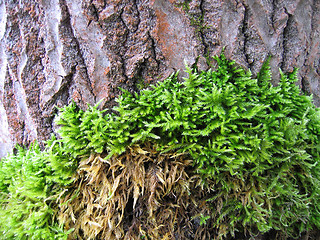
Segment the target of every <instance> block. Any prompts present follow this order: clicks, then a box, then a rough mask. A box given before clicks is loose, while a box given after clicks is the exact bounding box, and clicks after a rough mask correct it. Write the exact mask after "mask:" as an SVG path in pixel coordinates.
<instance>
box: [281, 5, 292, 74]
mask: <svg viewBox="0 0 320 240" xmlns="http://www.w3.org/2000/svg"><path fill="white" fill-rule="evenodd" d="M284 10H285V13H286V14H287V16H288V19H287V22H286V26H285V28H284V29H283V34H282V46H283V52H282V61H281V65H280V68H281V69H284V67H285V63H286V62H287V52H288V51H289V49H288V46H287V42H288V40H289V33H290V25H291V21H292V15H291V14H290V13H289V12H288V10H287V9H286V8H285V7H284Z"/></svg>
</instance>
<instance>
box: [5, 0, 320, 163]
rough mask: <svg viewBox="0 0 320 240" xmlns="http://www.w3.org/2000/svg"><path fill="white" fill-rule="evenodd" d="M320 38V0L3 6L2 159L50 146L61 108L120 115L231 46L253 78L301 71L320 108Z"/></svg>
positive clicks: (52, 0) (26, 0) (60, 0)
mask: <svg viewBox="0 0 320 240" xmlns="http://www.w3.org/2000/svg"><path fill="white" fill-rule="evenodd" d="M319 32H320V1H319V0H283V1H277V0H276V1H271V0H268V1H264V0H42V1H40V0H38V1H33V0H23V1H16V0H2V1H1V0H0V40H1V42H0V73H1V74H0V157H1V156H4V155H5V154H6V152H8V151H10V150H11V149H12V148H13V146H14V145H15V144H17V143H18V144H29V143H30V142H33V141H35V140H37V141H39V142H41V141H43V140H46V139H48V138H49V136H50V134H51V133H52V132H54V130H55V126H54V124H53V119H54V116H55V113H56V112H57V108H56V106H58V107H61V106H64V105H65V104H67V103H68V102H70V101H71V99H73V100H74V101H76V102H77V103H78V104H79V105H80V106H81V107H82V108H86V106H87V104H91V105H94V104H95V103H97V102H98V101H100V100H101V99H104V100H103V103H102V106H103V107H111V106H112V105H114V99H115V97H117V95H118V94H119V89H118V88H119V87H122V88H125V89H128V90H129V91H137V90H138V89H139V86H140V85H147V84H150V83H154V82H156V81H161V80H163V79H164V78H166V77H168V76H169V75H170V74H171V73H173V72H174V71H177V70H179V69H181V70H183V69H184V64H185V63H186V64H188V65H196V66H197V67H198V68H199V69H207V68H208V67H209V66H208V64H207V59H209V58H208V57H210V56H213V55H217V54H219V53H220V52H221V50H222V48H223V47H225V54H226V56H227V57H228V58H230V59H233V60H235V61H236V62H237V64H239V65H241V66H243V67H245V68H247V69H250V70H251V71H252V72H253V74H256V73H257V72H258V71H259V69H260V68H261V65H262V64H263V62H264V61H265V60H266V58H267V57H268V56H271V68H272V71H273V76H274V77H275V78H274V79H277V77H278V75H279V72H278V68H281V69H282V70H283V71H292V70H293V68H294V67H298V68H300V71H299V79H300V82H299V84H300V86H301V88H302V89H303V90H304V91H305V92H307V93H312V94H313V95H314V101H315V103H316V105H318V106H319V105H320V90H319V86H318V85H319V80H320V62H319V60H320V47H319V40H320V35H319ZM205 56H206V57H207V59H206V58H205ZM181 72H182V71H181ZM181 76H184V74H183V73H181Z"/></svg>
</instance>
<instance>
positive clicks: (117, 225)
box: [59, 143, 210, 240]
mask: <svg viewBox="0 0 320 240" xmlns="http://www.w3.org/2000/svg"><path fill="white" fill-rule="evenodd" d="M204 194H207V193H205V190H204V189H202V184H201V179H200V176H199V175H196V174H195V173H194V170H193V167H192V161H191V160H190V159H189V157H188V155H185V154H175V153H172V152H171V153H170V152H169V153H160V152H159V151H157V150H156V148H155V146H153V145H151V144H150V143H146V144H145V145H143V146H138V145H136V146H132V147H130V148H128V149H127V151H126V152H125V153H124V154H122V155H120V156H115V157H112V158H111V159H109V160H107V161H106V160H104V159H103V157H102V156H100V155H96V154H92V155H91V156H90V157H89V158H87V159H85V160H83V161H82V162H81V163H80V167H79V170H78V176H77V180H76V181H75V183H74V184H73V186H72V187H71V188H70V189H69V190H68V193H67V194H65V196H64V197H62V198H60V208H61V209H60V216H59V219H60V222H61V223H63V224H64V225H65V226H66V229H71V228H74V231H73V232H72V234H70V236H69V237H70V239H86V240H87V239H203V238H204V239H210V233H209V231H207V229H208V227H210V222H209V223H208V222H207V224H205V225H201V224H200V216H205V215H209V209H208V206H207V204H206V201H205V198H204V197H203V195H204Z"/></svg>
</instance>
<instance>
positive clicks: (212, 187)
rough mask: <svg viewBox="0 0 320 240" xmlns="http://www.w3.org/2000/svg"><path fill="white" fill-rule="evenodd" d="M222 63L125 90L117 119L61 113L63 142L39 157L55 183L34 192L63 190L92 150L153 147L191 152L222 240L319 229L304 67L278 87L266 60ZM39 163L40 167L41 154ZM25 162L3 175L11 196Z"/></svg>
mask: <svg viewBox="0 0 320 240" xmlns="http://www.w3.org/2000/svg"><path fill="white" fill-rule="evenodd" d="M215 60H216V61H217V63H218V67H217V68H216V69H215V70H209V71H206V72H198V71H196V70H193V69H190V68H188V67H187V70H186V71H187V73H188V74H189V77H188V78H186V79H185V81H183V82H179V81H178V80H177V74H173V75H172V76H171V77H169V78H168V79H166V80H165V81H164V82H159V83H157V84H156V85H154V86H150V88H149V89H144V90H141V91H140V93H135V94H131V93H129V92H128V91H125V90H123V94H122V95H121V96H120V97H119V98H118V99H117V102H118V105H117V106H116V107H115V108H114V109H113V111H112V113H106V112H104V111H100V110H98V107H97V106H98V105H97V106H94V107H92V106H89V108H88V110H87V111H82V110H80V109H79V108H78V107H77V106H76V105H75V103H71V104H70V105H68V106H66V107H64V108H61V109H60V114H59V118H58V120H57V124H59V125H60V129H59V134H60V136H61V138H60V139H58V140H57V139H54V138H53V139H52V140H50V141H49V142H48V146H47V149H46V150H45V151H44V153H43V155H41V156H45V157H44V158H43V159H45V160H43V161H44V162H48V163H49V164H48V165H44V166H43V167H44V169H45V170H41V172H42V171H45V174H44V176H45V177H44V179H46V181H47V180H48V182H46V181H45V182H43V184H42V185H41V186H38V185H35V186H34V187H35V189H37V186H38V187H41V188H46V189H48V186H50V187H49V188H57V189H63V187H64V186H67V185H68V184H69V183H70V182H72V181H73V174H74V172H75V171H76V169H77V166H78V162H79V161H80V159H82V158H84V157H87V156H88V155H89V154H90V153H101V154H105V155H106V159H108V158H110V157H112V156H114V155H119V154H122V153H123V152H125V150H126V149H127V147H128V146H130V145H133V144H139V143H143V142H152V143H154V144H156V145H157V146H159V148H160V150H161V151H163V152H166V151H172V150H174V151H176V152H177V153H188V154H189V156H190V157H191V158H192V159H193V162H194V166H195V167H196V169H197V173H199V174H201V176H202V178H203V186H204V197H207V202H208V203H209V204H210V206H211V210H212V212H211V215H210V216H207V215H206V216H202V218H201V219H202V220H201V224H206V222H207V221H211V222H213V224H212V225H213V227H214V232H216V233H218V235H219V236H221V237H223V236H225V237H228V236H230V235H231V236H232V235H234V234H235V232H237V231H240V232H245V231H246V232H248V233H249V234H256V233H258V232H260V233H265V232H268V231H270V230H271V229H273V230H276V231H278V232H279V233H280V234H282V235H283V236H291V237H299V236H300V234H301V233H302V232H304V231H307V230H308V229H319V228H320V212H319V204H318V203H319V200H320V199H319V194H320V192H319V186H320V185H319V180H320V176H319V173H320V169H319V168H320V167H319V164H318V161H319V150H320V145H319V136H320V132H319V131H320V113H319V110H318V109H317V108H316V107H315V106H314V104H313V103H312V98H311V97H309V96H306V95H304V94H302V93H301V91H300V89H299V88H298V87H297V86H296V85H295V81H296V80H297V77H296V73H297V70H295V71H294V72H293V73H289V74H284V73H282V72H281V80H280V83H279V85H278V86H272V84H271V72H270V69H269V65H268V62H266V63H265V64H264V66H263V67H262V69H261V72H260V74H259V75H258V77H257V78H253V77H252V76H251V73H250V71H245V70H244V69H242V68H240V67H237V66H236V65H235V64H234V62H232V61H229V60H227V59H226V58H225V56H224V55H223V54H222V55H221V56H220V57H215ZM38 154H40V153H38ZM36 156H40V155H36ZM12 158H13V159H15V158H14V157H12ZM31 158H32V159H33V157H31ZM35 158H37V159H38V161H39V162H40V163H41V160H40V159H42V157H41V158H39V157H35ZM16 159H19V157H16ZM10 161H11V160H10ZM12 161H13V160H12ZM19 161H20V160H19ZM2 164H4V162H3V163H2ZM17 164H18V163H17ZM19 164H20V165H19V167H17V168H14V169H12V170H10V171H11V172H10V174H11V175H8V176H10V177H7V178H3V176H5V174H4V172H1V176H0V188H1V189H2V191H3V192H4V193H6V194H9V193H10V191H11V190H10V188H9V186H11V185H12V184H13V178H12V177H11V176H14V175H15V174H18V173H19V174H20V170H19V169H21V168H22V166H24V164H25V163H20V162H19ZM8 166H9V165H8ZM8 166H7V167H8ZM30 171H31V172H32V171H35V170H30ZM37 172H39V171H38V170H37ZM48 176H50V177H48ZM1 177H2V178H1ZM30 177H31V176H30ZM21 183H23V182H21ZM38 183H39V184H40V183H41V181H38ZM56 186H59V187H56ZM24 187H27V185H26V186H24ZM208 192H209V193H210V194H209V195H208V194H207V193H208ZM26 193H27V191H26ZM34 194H35V195H36V192H34ZM2 196H3V199H7V200H8V199H10V198H8V197H6V196H5V195H2ZM39 197H40V198H39V199H44V198H45V197H48V196H47V195H46V196H42V195H41V194H40V193H39ZM16 199H19V196H17V197H16ZM36 199H38V198H36ZM7 200H6V201H7ZM43 203H46V202H43ZM3 206H4V209H6V208H7V207H6V206H7V203H6V204H5V205H3ZM7 209H9V208H7ZM8 211H10V210H8ZM36 211H37V210H36ZM18 220H19V219H18ZM18 220H16V221H17V222H18ZM12 231H15V230H12Z"/></svg>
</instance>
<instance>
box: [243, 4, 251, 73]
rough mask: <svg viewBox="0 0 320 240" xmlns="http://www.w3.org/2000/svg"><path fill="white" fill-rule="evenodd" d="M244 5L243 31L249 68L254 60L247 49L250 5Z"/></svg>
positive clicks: (244, 47) (244, 51) (244, 49)
mask: <svg viewBox="0 0 320 240" xmlns="http://www.w3.org/2000/svg"><path fill="white" fill-rule="evenodd" d="M243 6H244V16H243V22H242V29H241V33H242V35H243V49H242V51H243V54H244V56H245V59H246V63H247V64H248V67H249V69H250V68H251V66H252V60H251V59H250V56H249V53H248V50H247V44H248V37H249V36H248V28H249V6H247V5H245V4H244V5H243Z"/></svg>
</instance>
